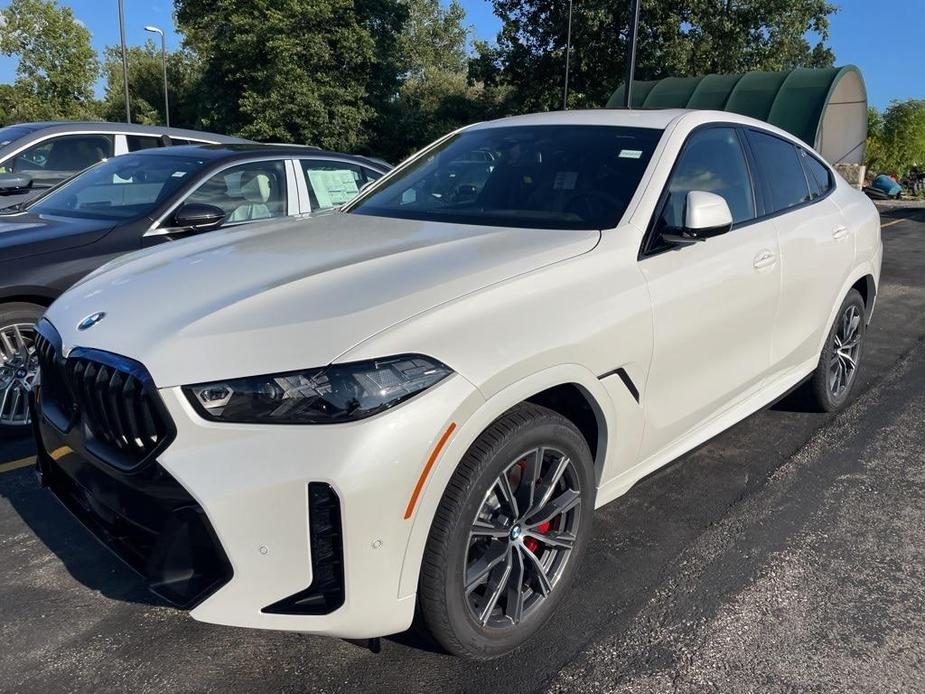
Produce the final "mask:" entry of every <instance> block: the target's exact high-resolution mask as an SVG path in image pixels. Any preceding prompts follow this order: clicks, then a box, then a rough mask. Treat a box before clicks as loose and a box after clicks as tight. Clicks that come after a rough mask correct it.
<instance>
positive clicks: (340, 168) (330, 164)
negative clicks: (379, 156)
mask: <svg viewBox="0 0 925 694" xmlns="http://www.w3.org/2000/svg"><path fill="white" fill-rule="evenodd" d="M300 164H301V165H302V171H303V172H304V174H305V182H306V183H307V184H308V197H309V199H310V200H311V205H312V211H315V210H329V209H331V208H333V207H338V206H340V205H343V204H344V203H345V202H347V201H349V200H351V199H353V198H354V197H355V196H356V194H357V193H359V192H360V188H362V187H363V184H364V183H366V181H367V180H369V179H367V176H366V175H365V174H364V173H363V169H362V168H361V167H359V166H356V165H355V164H348V163H346V162H340V161H325V160H323V159H302V160H300Z"/></svg>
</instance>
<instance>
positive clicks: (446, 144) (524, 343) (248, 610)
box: [34, 110, 882, 658]
mask: <svg viewBox="0 0 925 694" xmlns="http://www.w3.org/2000/svg"><path fill="white" fill-rule="evenodd" d="M485 152H490V153H491V156H490V157H487V156H484V153H485ZM881 256H882V245H881V241H880V223H879V217H878V215H877V212H876V210H875V209H874V206H873V204H872V203H871V202H870V201H869V200H868V199H867V198H866V197H865V196H864V195H863V194H862V193H861V192H860V191H857V190H855V189H853V188H852V187H851V186H850V185H848V184H847V183H846V182H845V181H844V180H843V179H842V178H841V177H839V176H836V175H835V174H834V172H833V171H832V169H831V168H830V167H829V165H828V164H826V163H825V162H824V161H823V160H822V158H821V157H820V156H819V155H818V154H817V153H816V152H814V151H812V150H811V149H810V148H809V147H808V146H807V145H806V144H804V143H802V142H800V141H799V140H797V139H795V138H793V137H792V136H790V135H788V134H787V133H785V132H783V131H781V130H779V129H777V128H774V127H772V126H770V125H767V124H765V123H761V122H759V121H756V120H752V119H750V118H747V117H743V116H739V115H736V114H733V113H718V112H711V111H613V110H597V111H586V112H580V111H569V112H566V113H545V114H539V115H531V116H524V117H517V118H511V119H507V120H502V121H496V122H489V123H481V124H478V125H474V126H471V127H468V128H464V129H462V130H461V131H459V132H456V133H454V134H452V135H451V136H449V137H447V138H444V139H442V140H440V141H438V142H437V143H435V144H434V145H433V146H431V147H429V148H427V149H425V150H424V151H422V152H421V153H420V154H419V155H417V156H416V157H414V158H412V159H411V160H409V161H407V162H405V163H404V164H403V165H402V166H400V167H399V168H398V169H396V170H395V171H393V172H391V173H390V174H389V175H388V176H386V177H385V178H383V179H382V180H380V181H379V182H377V183H375V184H373V185H372V186H370V187H369V188H368V189H367V190H366V191H364V192H363V193H361V194H360V195H359V196H358V197H357V198H356V199H355V200H353V201H352V202H351V203H349V204H347V205H346V206H344V207H343V208H342V209H341V210H340V211H338V212H335V213H332V214H330V215H325V216H323V217H321V218H319V219H316V220H314V221H313V222H312V223H311V229H309V228H308V225H307V224H306V223H305V222H304V221H301V220H290V221H281V222H278V223H274V224H270V225H261V226H260V228H259V229H257V228H254V230H253V231H252V232H251V231H246V230H240V231H237V230H234V231H233V230H229V231H228V232H223V233H221V234H210V235H207V236H204V237H201V238H197V239H192V240H190V241H188V242H186V243H183V244H171V245H168V246H165V247H161V248H157V249H152V250H150V251H148V252H145V253H141V254H136V255H134V256H130V257H128V258H124V259H121V260H119V261H116V262H115V263H114V264H113V265H112V266H110V267H109V268H107V269H105V270H104V271H101V272H99V273H97V274H95V275H93V276H92V277H90V278H88V279H86V280H84V281H83V282H81V283H80V284H78V285H77V286H76V287H74V288H73V289H71V290H70V291H69V292H67V293H65V294H64V296H62V297H61V298H60V299H59V300H58V301H56V302H55V303H54V304H53V305H52V306H51V308H50V309H49V310H48V313H47V314H46V317H45V319H43V320H42V322H41V323H40V324H39V326H38V333H39V335H40V337H38V338H37V354H38V357H39V360H40V362H41V369H40V383H39V384H38V386H37V387H36V389H35V396H34V397H35V411H36V422H37V425H38V427H37V429H38V438H37V443H38V450H39V453H38V467H39V471H40V475H41V479H42V480H43V481H44V483H45V484H46V485H48V486H49V487H50V489H51V490H52V491H53V492H54V493H55V494H56V495H57V496H58V498H59V499H61V500H62V501H63V502H64V504H65V505H67V506H68V507H69V508H70V509H71V510H72V511H73V512H74V513H75V514H76V515H77V516H78V517H80V518H82V519H84V520H85V521H86V522H87V523H88V524H89V525H90V527H91V528H93V529H95V531H96V532H97V533H98V535H99V536H100V537H101V538H103V540H104V541H105V542H107V543H108V544H109V545H110V546H111V547H112V548H113V549H114V550H115V551H116V552H117V553H118V554H119V555H120V556H122V557H124V558H125V559H126V560H127V561H128V562H129V563H130V564H131V565H133V566H134V567H135V568H136V569H137V570H139V571H140V572H141V573H142V574H144V576H145V577H146V579H147V581H148V583H149V586H150V588H151V589H152V590H153V591H154V592H155V593H157V594H158V595H160V596H162V597H163V598H165V599H167V600H169V601H171V602H173V603H174V604H176V605H179V606H182V607H185V608H189V609H191V610H192V616H193V617H194V618H196V619H199V620H203V621H206V622H215V623H220V624H227V625H237V626H245V627H257V628H265V629H282V630H295V631H301V632H311V633H317V634H328V635H332V636H340V637H346V638H354V639H357V638H374V637H378V636H381V635H385V634H391V633H394V632H399V631H402V630H404V629H406V628H408V627H409V625H411V624H412V618H413V617H414V615H415V612H416V610H417V611H419V616H420V619H421V620H422V621H423V623H424V624H425V625H426V626H427V627H428V629H429V631H430V632H431V633H432V634H433V636H434V637H435V638H436V639H437V640H438V641H439V643H440V644H442V646H443V647H444V648H446V649H447V650H448V651H450V652H452V653H455V654H459V655H463V656H468V657H474V658H490V657H494V656H498V655H500V654H502V653H506V652H508V651H510V650H511V649H513V648H515V647H517V646H519V645H520V644H522V643H524V641H525V640H526V639H527V638H528V637H529V636H530V635H532V634H534V633H535V632H536V631H537V629H538V628H539V627H540V626H541V625H542V624H543V622H544V621H545V620H546V619H547V618H548V617H549V616H550V614H551V613H552V611H553V609H554V608H555V606H556V605H557V604H559V603H560V601H561V600H562V597H563V594H564V593H565V592H566V589H567V588H568V586H569V584H571V583H572V582H573V580H574V579H575V576H576V570H577V568H578V565H579V563H580V561H581V558H582V555H583V554H584V552H585V551H586V550H587V548H588V544H589V540H590V538H591V522H592V516H593V511H594V509H595V508H596V507H598V506H601V505H603V504H605V503H607V502H610V501H612V500H614V499H616V498H617V497H619V496H620V495H621V494H623V493H624V492H626V491H627V490H628V489H629V488H630V487H631V486H632V485H633V484H634V483H635V482H636V481H638V480H639V479H641V478H643V477H645V476H646V475H649V474H650V473H652V472H653V471H654V470H656V469H657V468H659V467H660V466H662V465H665V464H666V463H668V462H669V461H671V460H673V459H674V458H677V457H678V456H679V455H681V454H682V453H684V452H685V451H688V450H690V449H692V448H694V447H695V446H698V445H700V444H702V443H703V442H704V441H706V440H707V439H709V438H711V437H713V436H715V435H716V434H717V433H719V432H720V431H722V430H723V429H725V428H727V427H729V426H731V425H733V424H734V423H735V422H737V421H739V420H741V419H743V418H744V417H747V416H748V415H750V414H751V413H753V412H755V411H756V410H758V409H759V408H761V407H764V406H765V405H767V404H769V403H771V402H772V401H774V400H776V399H778V398H779V397H781V396H782V395H783V394H784V393H786V392H788V391H789V390H790V389H792V388H794V387H795V386H797V385H798V384H800V383H802V382H806V388H807V389H808V391H807V392H808V394H809V395H810V396H812V397H813V398H814V399H815V402H816V405H817V406H818V407H819V408H821V409H823V410H829V411H831V410H837V409H839V408H841V407H844V405H845V403H846V402H848V399H849V397H850V394H851V392H852V388H853V386H854V385H855V383H856V381H857V369H858V364H859V360H860V359H861V357H862V355H863V349H864V348H863V345H864V337H865V330H866V327H867V325H868V321H869V320H870V318H871V314H872V312H873V309H874V301H875V297H876V292H877V284H878V280H879V277H880V264H881ZM619 579H620V577H619V576H614V580H615V581H619Z"/></svg>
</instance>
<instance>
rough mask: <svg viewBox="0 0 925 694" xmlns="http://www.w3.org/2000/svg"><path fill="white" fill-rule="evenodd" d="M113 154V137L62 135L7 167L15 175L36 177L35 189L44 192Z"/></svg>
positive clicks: (34, 148)
mask: <svg viewBox="0 0 925 694" xmlns="http://www.w3.org/2000/svg"><path fill="white" fill-rule="evenodd" d="M112 155H113V136H112V135H111V134H107V133H86V134H79V135H58V136H55V137H50V138H48V139H45V140H42V141H41V142H37V143H36V144H34V145H32V146H31V147H28V148H26V149H25V150H23V151H22V152H20V153H19V154H17V155H16V156H15V157H14V158H13V159H12V161H11V162H10V164H8V165H7V166H8V167H10V169H11V171H12V172H13V173H23V174H28V175H29V176H31V177H32V187H33V188H36V189H42V188H50V187H51V186H53V185H56V184H58V183H60V182H61V181H63V180H64V179H66V178H69V177H70V176H72V175H74V174H75V173H77V172H79V171H83V170H84V169H86V168H88V167H90V166H92V165H93V164H96V163H97V162H99V161H102V160H103V159H106V158H108V157H111V156H112Z"/></svg>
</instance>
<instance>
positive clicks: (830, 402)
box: [817, 289, 867, 412]
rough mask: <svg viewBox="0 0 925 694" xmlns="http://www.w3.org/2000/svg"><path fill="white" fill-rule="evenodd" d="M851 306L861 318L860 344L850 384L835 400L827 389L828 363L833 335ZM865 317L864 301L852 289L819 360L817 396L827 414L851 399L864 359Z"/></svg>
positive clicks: (833, 349)
mask: <svg viewBox="0 0 925 694" xmlns="http://www.w3.org/2000/svg"><path fill="white" fill-rule="evenodd" d="M851 305H854V306H855V307H856V308H857V309H858V311H859V313H860V316H861V322H860V323H859V324H858V333H859V335H860V342H859V344H858V356H857V362H856V366H855V369H854V373H853V374H852V376H851V383H850V384H849V385H848V387H847V388H846V389H845V391H844V392H843V393H842V394H841V396H839V397H838V398H836V397H835V396H834V395H833V394H832V391H831V390H830V389H829V381H828V379H829V362H830V361H831V359H832V353H833V352H834V351H835V334H836V333H837V332H838V326H839V324H840V322H841V319H842V316H843V315H845V311H847V310H848V307H849V306H851ZM866 316H867V311H866V307H865V305H864V299H863V298H862V297H861V294H860V293H859V292H858V291H857V290H856V289H852V290H851V291H849V292H848V294H847V296H845V299H844V301H842V303H841V306H839V308H838V312H837V313H836V314H835V320H834V321H833V322H832V327H831V329H830V330H829V334H828V337H827V338H826V342H825V348H824V349H823V351H822V359H820V360H819V373H818V375H817V394H818V396H819V398H820V400H822V401H823V403H824V405H825V409H826V410H827V411H829V412H831V411H834V410H837V409H839V408H841V407H842V406H844V404H845V403H846V402H847V401H848V399H849V398H850V397H851V393H852V392H853V391H854V387H855V384H856V383H857V380H858V370H859V369H860V367H861V362H862V360H863V358H864V347H865V345H864V343H865V338H866V336H867V320H866Z"/></svg>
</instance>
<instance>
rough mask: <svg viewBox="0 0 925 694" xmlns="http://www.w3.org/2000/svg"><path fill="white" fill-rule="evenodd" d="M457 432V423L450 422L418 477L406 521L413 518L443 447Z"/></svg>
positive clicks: (409, 502)
mask: <svg viewBox="0 0 925 694" xmlns="http://www.w3.org/2000/svg"><path fill="white" fill-rule="evenodd" d="M455 430H456V422H450V426H448V427H447V428H446V431H444V432H443V436H441V437H440V440H439V441H437V445H436V446H434V450H433V451H431V453H430V458H428V459H427V465H425V466H424V469H423V470H421V476H420V477H418V483H417V484H416V485H415V486H414V491H413V492H412V493H411V498H410V499H409V500H408V507H407V508H406V509H405V520H408V519H409V518H411V515H412V514H413V513H414V506H415V504H417V502H418V497H419V496H420V495H421V489H423V488H424V481H425V480H426V479H427V475H429V474H430V469H431V468H432V467H433V466H434V463H436V462H437V458H438V457H439V456H440V451H442V450H443V446H444V445H446V442H447V439H449V438H450V435H451V434H452V433H453V432H454V431H455Z"/></svg>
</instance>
